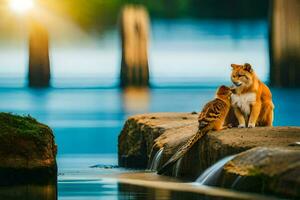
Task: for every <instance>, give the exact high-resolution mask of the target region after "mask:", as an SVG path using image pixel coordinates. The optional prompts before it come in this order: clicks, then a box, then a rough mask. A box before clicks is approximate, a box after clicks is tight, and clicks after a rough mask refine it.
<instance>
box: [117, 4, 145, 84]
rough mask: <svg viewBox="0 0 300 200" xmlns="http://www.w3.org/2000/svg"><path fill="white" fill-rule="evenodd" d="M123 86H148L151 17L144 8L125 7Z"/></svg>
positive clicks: (122, 24)
mask: <svg viewBox="0 0 300 200" xmlns="http://www.w3.org/2000/svg"><path fill="white" fill-rule="evenodd" d="M120 26H121V28H120V30H121V40H122V63H121V77H120V78H121V86H122V87H127V86H148V85H149V67H148V34H149V17H148V14H147V11H146V9H145V8H144V7H142V6H134V5H130V6H125V7H124V8H123V11H122V14H121V19H120Z"/></svg>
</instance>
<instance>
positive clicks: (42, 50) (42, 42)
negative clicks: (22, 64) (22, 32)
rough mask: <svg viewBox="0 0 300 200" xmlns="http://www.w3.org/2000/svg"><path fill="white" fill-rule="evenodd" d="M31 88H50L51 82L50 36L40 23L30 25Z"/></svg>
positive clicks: (29, 74)
mask: <svg viewBox="0 0 300 200" xmlns="http://www.w3.org/2000/svg"><path fill="white" fill-rule="evenodd" d="M28 78H29V86H30V87H48V86H49V82H50V60H49V36H48V31H47V29H46V28H45V27H44V26H43V25H42V24H41V23H40V22H38V21H36V20H33V19H32V20H31V21H30V23H29V71H28Z"/></svg>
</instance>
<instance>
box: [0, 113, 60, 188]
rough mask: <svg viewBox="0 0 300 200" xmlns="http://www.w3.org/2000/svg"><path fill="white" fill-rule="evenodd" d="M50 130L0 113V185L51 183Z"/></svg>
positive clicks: (54, 174) (52, 144)
mask: <svg viewBox="0 0 300 200" xmlns="http://www.w3.org/2000/svg"><path fill="white" fill-rule="evenodd" d="M56 152H57V146H56V145H55V142H54V135H53V133H52V130H51V129H50V128H49V127H48V126H46V125H44V124H41V123H39V122H38V121H37V120H35V119H34V118H32V117H30V116H24V117H22V116H18V115H13V114H9V113H0V185H12V184H25V183H38V184H44V183H45V184H48V183H55V182H56V178H57V165H56Z"/></svg>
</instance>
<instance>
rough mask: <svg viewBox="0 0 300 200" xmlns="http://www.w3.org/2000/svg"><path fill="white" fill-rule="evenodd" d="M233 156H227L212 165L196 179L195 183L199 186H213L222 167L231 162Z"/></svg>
mask: <svg viewBox="0 0 300 200" xmlns="http://www.w3.org/2000/svg"><path fill="white" fill-rule="evenodd" d="M234 157H235V156H228V157H225V158H223V159H222V160H220V161H218V162H216V163H215V164H214V165H212V166H211V167H209V168H208V169H206V170H205V171H204V172H203V173H202V174H201V175H200V176H199V178H198V179H197V181H196V182H197V183H199V184H201V185H211V186H214V185H215V184H216V182H217V180H218V178H219V177H220V175H221V173H222V170H223V167H224V165H225V164H226V163H227V162H229V161H230V160H232V159H233V158H234Z"/></svg>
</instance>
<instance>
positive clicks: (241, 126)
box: [238, 124, 246, 128]
mask: <svg viewBox="0 0 300 200" xmlns="http://www.w3.org/2000/svg"><path fill="white" fill-rule="evenodd" d="M238 128H246V125H245V124H240V125H239V126H238Z"/></svg>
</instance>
